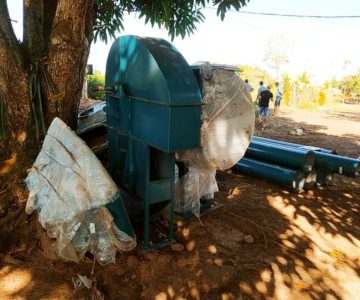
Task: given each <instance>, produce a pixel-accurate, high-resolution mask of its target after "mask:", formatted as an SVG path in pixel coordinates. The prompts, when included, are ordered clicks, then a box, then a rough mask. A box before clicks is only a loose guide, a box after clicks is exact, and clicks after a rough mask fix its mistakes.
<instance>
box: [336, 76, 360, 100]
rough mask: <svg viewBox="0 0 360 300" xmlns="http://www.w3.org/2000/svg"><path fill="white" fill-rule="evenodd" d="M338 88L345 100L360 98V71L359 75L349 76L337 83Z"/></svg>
mask: <svg viewBox="0 0 360 300" xmlns="http://www.w3.org/2000/svg"><path fill="white" fill-rule="evenodd" d="M336 85H337V87H338V88H339V89H340V90H341V91H342V93H343V95H344V98H345V100H347V99H349V98H353V97H356V98H358V99H359V97H360V70H358V72H357V74H354V75H348V76H346V77H344V78H343V79H342V80H340V81H338V82H337V84H336Z"/></svg>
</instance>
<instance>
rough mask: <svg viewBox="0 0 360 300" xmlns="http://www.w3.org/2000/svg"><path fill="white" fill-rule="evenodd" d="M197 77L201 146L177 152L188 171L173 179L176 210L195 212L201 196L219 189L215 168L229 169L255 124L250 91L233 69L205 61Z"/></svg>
mask: <svg viewBox="0 0 360 300" xmlns="http://www.w3.org/2000/svg"><path fill="white" fill-rule="evenodd" d="M200 77H201V88H202V95H203V97H202V104H203V105H202V113H201V119H202V125H201V129H200V134H201V147H200V148H197V149H190V150H184V151H179V152H177V153H176V157H177V160H179V161H181V162H183V163H185V165H186V166H188V167H189V172H188V173H187V174H185V176H183V177H182V178H180V180H179V181H178V182H177V183H176V190H175V210H176V211H177V212H181V213H183V212H187V211H191V212H192V213H193V214H195V215H196V216H198V215H199V211H200V199H201V197H203V198H210V199H212V198H213V194H214V192H216V191H218V189H217V184H216V180H215V173H216V170H226V169H229V168H231V167H232V166H233V165H234V164H235V163H237V162H238V161H239V160H240V159H241V158H242V157H243V156H244V154H245V151H246V149H247V148H248V146H249V144H250V141H251V138H252V135H253V132H254V124H255V114H254V108H253V104H252V101H251V96H250V93H249V92H248V90H247V89H246V86H245V83H244V82H243V81H242V80H241V79H240V77H239V76H238V75H237V74H236V73H235V72H234V71H232V70H229V69H227V68H223V67H213V66H212V65H210V64H209V63H204V64H202V65H201V67H200Z"/></svg>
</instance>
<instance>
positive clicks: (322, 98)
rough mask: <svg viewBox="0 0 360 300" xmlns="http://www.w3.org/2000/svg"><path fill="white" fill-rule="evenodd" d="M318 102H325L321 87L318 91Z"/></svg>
mask: <svg viewBox="0 0 360 300" xmlns="http://www.w3.org/2000/svg"><path fill="white" fill-rule="evenodd" d="M318 104H319V105H325V104H326V95H325V92H324V91H323V89H320V91H319V98H318Z"/></svg>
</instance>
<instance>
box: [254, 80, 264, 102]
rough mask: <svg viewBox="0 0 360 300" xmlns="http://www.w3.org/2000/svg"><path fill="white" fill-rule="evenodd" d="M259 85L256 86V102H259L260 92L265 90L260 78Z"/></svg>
mask: <svg viewBox="0 0 360 300" xmlns="http://www.w3.org/2000/svg"><path fill="white" fill-rule="evenodd" d="M259 85H260V86H259V88H258V93H257V96H256V100H257V102H259V100H260V95H261V93H262V92H264V91H266V87H265V86H264V82H263V81H262V80H261V81H260V82H259Z"/></svg>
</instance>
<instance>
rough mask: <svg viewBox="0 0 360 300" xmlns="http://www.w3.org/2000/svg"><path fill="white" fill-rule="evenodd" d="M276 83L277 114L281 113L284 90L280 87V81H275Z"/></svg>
mask: <svg viewBox="0 0 360 300" xmlns="http://www.w3.org/2000/svg"><path fill="white" fill-rule="evenodd" d="M275 85H276V99H275V115H277V114H278V113H279V110H280V102H281V99H282V96H283V95H282V90H281V88H280V85H279V82H275Z"/></svg>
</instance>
